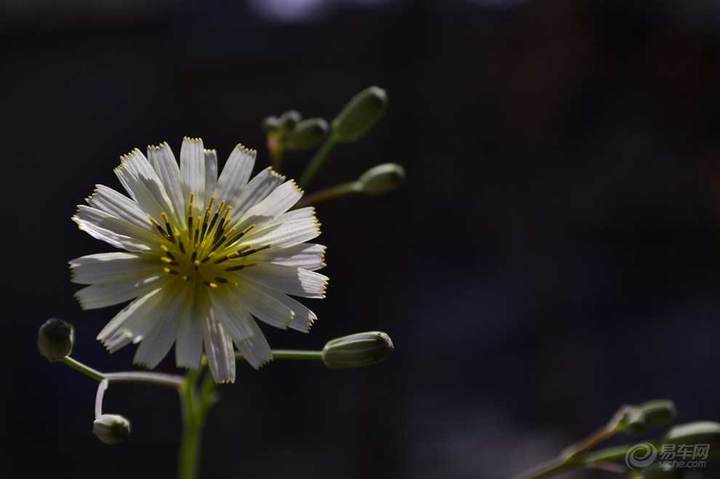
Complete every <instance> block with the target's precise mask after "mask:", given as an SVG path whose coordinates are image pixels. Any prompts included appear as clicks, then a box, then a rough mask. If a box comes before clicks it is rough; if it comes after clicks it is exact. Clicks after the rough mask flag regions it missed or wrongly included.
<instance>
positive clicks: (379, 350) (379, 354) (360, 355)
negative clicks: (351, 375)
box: [322, 331, 395, 369]
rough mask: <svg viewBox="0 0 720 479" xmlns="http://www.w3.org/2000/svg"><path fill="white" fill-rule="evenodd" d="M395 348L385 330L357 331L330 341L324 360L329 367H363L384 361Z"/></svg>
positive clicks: (324, 351)
mask: <svg viewBox="0 0 720 479" xmlns="http://www.w3.org/2000/svg"><path fill="white" fill-rule="evenodd" d="M394 349H395V348H394V346H393V343H392V340H391V339H390V336H388V335H387V334H385V333H383V332H380V331H370V332H366V333H356V334H351V335H350V336H343V337H341V338H337V339H333V340H332V341H328V342H327V344H325V347H324V348H323V350H322V360H323V362H324V363H325V366H327V367H328V368H333V369H341V368H362V367H365V366H373V365H375V364H379V363H381V362H383V361H384V360H385V359H386V358H387V357H388V356H389V355H390V353H392V352H393V350H394Z"/></svg>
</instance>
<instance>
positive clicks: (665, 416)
mask: <svg viewBox="0 0 720 479" xmlns="http://www.w3.org/2000/svg"><path fill="white" fill-rule="evenodd" d="M675 414H676V410H675V404H674V403H673V402H672V401H670V400H666V399H658V400H655V401H649V402H646V403H643V404H640V405H638V406H631V407H629V408H628V409H627V411H626V413H625V425H626V427H627V431H628V432H631V433H638V432H642V431H645V430H646V429H649V428H653V427H662V426H666V425H668V424H670V423H671V422H672V420H673V419H675Z"/></svg>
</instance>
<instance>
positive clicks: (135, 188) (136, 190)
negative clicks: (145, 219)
mask: <svg viewBox="0 0 720 479" xmlns="http://www.w3.org/2000/svg"><path fill="white" fill-rule="evenodd" d="M115 174H116V175H117V177H118V179H119V180H120V182H121V183H122V185H123V186H124V187H125V189H126V190H127V191H128V193H130V196H132V198H133V199H134V200H135V201H137V202H138V205H139V206H140V208H142V209H143V210H145V211H147V212H148V213H149V214H150V215H151V216H153V217H154V218H156V219H158V218H160V214H161V213H163V212H165V213H169V214H172V213H173V212H174V209H173V206H172V202H171V201H170V197H169V196H168V194H167V192H166V191H165V187H164V186H163V184H162V180H161V179H160V177H159V176H158V174H157V172H156V171H155V170H154V169H153V167H152V165H151V164H150V162H149V161H148V160H147V158H145V155H143V154H142V153H140V150H138V149H134V150H133V151H132V152H130V153H128V154H127V155H124V156H123V157H122V161H121V164H120V166H118V167H117V168H115Z"/></svg>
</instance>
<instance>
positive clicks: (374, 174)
mask: <svg viewBox="0 0 720 479" xmlns="http://www.w3.org/2000/svg"><path fill="white" fill-rule="evenodd" d="M404 181H405V169H404V168H403V167H402V166H400V165H398V164H395V163H384V164H382V165H377V166H373V167H372V168H370V169H369V170H367V171H366V172H365V173H363V174H362V176H361V177H360V178H358V183H359V184H360V188H361V191H362V192H363V193H365V194H368V195H381V194H383V193H388V192H390V191H392V190H394V189H396V188H398V187H399V186H400V185H401V184H402V183H403V182H404Z"/></svg>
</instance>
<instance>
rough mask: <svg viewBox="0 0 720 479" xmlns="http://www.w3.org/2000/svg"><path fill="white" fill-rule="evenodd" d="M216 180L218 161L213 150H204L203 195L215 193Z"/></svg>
mask: <svg viewBox="0 0 720 479" xmlns="http://www.w3.org/2000/svg"><path fill="white" fill-rule="evenodd" d="M217 179H218V159H217V152H216V151H215V150H205V194H206V195H208V196H209V195H211V194H212V192H213V191H215V185H216V184H217Z"/></svg>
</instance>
